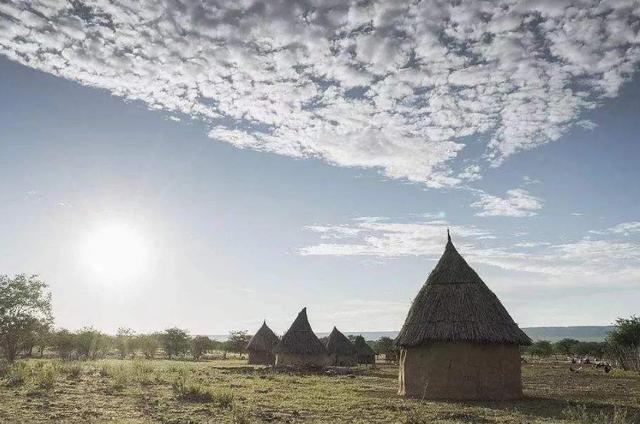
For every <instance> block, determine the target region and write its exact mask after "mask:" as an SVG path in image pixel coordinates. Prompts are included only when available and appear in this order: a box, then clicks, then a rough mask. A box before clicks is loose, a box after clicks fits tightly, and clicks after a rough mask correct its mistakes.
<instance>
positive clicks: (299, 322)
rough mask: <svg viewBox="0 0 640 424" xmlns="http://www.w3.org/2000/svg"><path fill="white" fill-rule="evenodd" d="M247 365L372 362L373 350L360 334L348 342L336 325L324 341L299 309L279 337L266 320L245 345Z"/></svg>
mask: <svg viewBox="0 0 640 424" xmlns="http://www.w3.org/2000/svg"><path fill="white" fill-rule="evenodd" d="M247 351H248V352H249V363H250V364H262V365H274V366H277V367H293V368H324V367H327V366H339V367H351V366H355V365H358V364H370V365H374V364H375V352H374V351H373V349H371V347H370V346H369V345H367V343H366V341H365V340H364V338H363V337H362V336H358V337H356V339H355V341H354V342H352V341H351V340H349V338H348V337H347V336H345V335H344V334H342V333H341V332H340V331H339V330H338V329H337V328H335V327H333V331H331V334H329V337H327V338H325V340H324V341H322V340H320V339H319V338H318V336H316V334H315V333H314V332H313V330H312V329H311V325H310V324H309V319H308V318H307V308H303V309H302V310H301V311H300V313H299V314H298V316H297V317H296V319H295V320H294V321H293V324H291V327H289V329H288V330H287V332H286V333H284V335H283V336H282V338H278V336H276V335H275V334H274V332H273V331H271V329H270V328H269V327H268V326H267V323H266V321H265V322H264V323H263V324H262V326H261V327H260V329H259V330H258V331H257V332H256V334H255V335H254V336H253V337H252V338H251V340H250V341H249V343H248V344H247Z"/></svg>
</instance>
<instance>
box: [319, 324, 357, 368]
mask: <svg viewBox="0 0 640 424" xmlns="http://www.w3.org/2000/svg"><path fill="white" fill-rule="evenodd" d="M325 345H326V346H327V352H328V353H329V363H330V364H331V365H336V366H340V367H350V366H353V365H357V363H358V351H357V349H356V347H355V346H354V344H353V343H351V340H349V338H348V337H347V336H345V335H344V334H342V333H341V332H340V331H339V330H338V329H337V328H336V327H333V330H332V331H331V334H329V337H328V338H327V341H326V343H325Z"/></svg>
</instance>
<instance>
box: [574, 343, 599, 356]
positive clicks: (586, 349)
mask: <svg viewBox="0 0 640 424" xmlns="http://www.w3.org/2000/svg"><path fill="white" fill-rule="evenodd" d="M573 350H574V352H575V354H576V355H577V356H595V357H598V358H601V357H602V356H603V355H604V351H605V343H599V342H579V343H577V344H576V345H575V346H574V348H573Z"/></svg>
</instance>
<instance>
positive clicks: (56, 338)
mask: <svg viewBox="0 0 640 424" xmlns="http://www.w3.org/2000/svg"><path fill="white" fill-rule="evenodd" d="M52 339H53V340H52V345H53V348H54V349H55V350H56V351H57V352H58V356H60V358H62V359H69V358H70V357H71V354H72V353H73V351H74V349H75V344H76V343H75V336H74V334H73V333H71V332H70V331H69V330H66V329H64V328H62V329H60V330H58V331H56V332H55V333H54V334H53V336H52Z"/></svg>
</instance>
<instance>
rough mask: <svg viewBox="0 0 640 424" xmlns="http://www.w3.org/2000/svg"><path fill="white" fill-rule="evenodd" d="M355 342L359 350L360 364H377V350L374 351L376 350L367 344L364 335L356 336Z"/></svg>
mask: <svg viewBox="0 0 640 424" xmlns="http://www.w3.org/2000/svg"><path fill="white" fill-rule="evenodd" d="M353 344H354V345H355V347H356V350H357V351H358V363H359V364H368V365H375V364H376V352H374V350H373V349H371V346H369V345H368V344H367V342H366V340H365V339H364V337H362V336H356V338H355V340H354V341H353Z"/></svg>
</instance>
